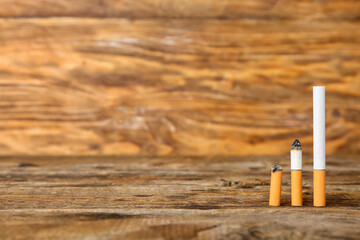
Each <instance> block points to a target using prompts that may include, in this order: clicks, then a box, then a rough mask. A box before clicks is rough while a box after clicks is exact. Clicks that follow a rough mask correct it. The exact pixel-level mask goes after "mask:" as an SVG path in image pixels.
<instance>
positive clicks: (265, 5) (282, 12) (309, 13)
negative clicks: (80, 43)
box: [0, 0, 360, 20]
mask: <svg viewBox="0 0 360 240" xmlns="http://www.w3.org/2000/svg"><path fill="white" fill-rule="evenodd" d="M359 9H360V3H359V1H357V0H322V1H313V0H305V1H303V0H253V1H237V0H221V1H218V0H137V1H133V0H75V1H74V0H37V1H32V0H2V1H0V16H1V17H97V18H115V17H116V18H132V19H143V18H186V19H188V18H192V19H194V18H202V19H204V18H205V19H206V18H220V19H239V18H254V19H269V20H271V19H302V20H303V19H321V20H338V19H341V20H344V19H347V20H359V12H360V10H359Z"/></svg>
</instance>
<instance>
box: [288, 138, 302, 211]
mask: <svg viewBox="0 0 360 240" xmlns="http://www.w3.org/2000/svg"><path fill="white" fill-rule="evenodd" d="M290 159H291V206H302V205H303V196H302V148H301V143H300V141H299V140H298V139H295V141H294V142H293V144H292V145H291V151H290Z"/></svg>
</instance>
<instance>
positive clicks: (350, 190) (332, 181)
mask: <svg viewBox="0 0 360 240" xmlns="http://www.w3.org/2000/svg"><path fill="white" fill-rule="evenodd" d="M311 159H312V158H311V157H307V156H304V174H303V187H304V188H303V191H304V207H291V206H290V174H289V157H288V156H278V157H276V156H273V157H213V158H195V157H167V158H147V157H127V158H124V157H121V158H120V157H101V158H100V157H99V158H96V157H66V158H64V157H2V158H1V159H0V222H1V224H0V239H31V238H34V239H258V238H275V239H359V236H360V228H359V226H360V208H359V203H360V192H359V190H360V157H359V156H346V157H345V156H337V157H328V159H327V170H328V171H327V204H328V206H327V207H325V208H314V207H312V160H311ZM274 163H279V164H281V165H282V166H283V167H284V176H283V191H282V206H281V207H269V206H268V194H269V176H270V170H269V169H270V167H271V165H272V164H274Z"/></svg>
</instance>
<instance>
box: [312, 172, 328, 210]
mask: <svg viewBox="0 0 360 240" xmlns="http://www.w3.org/2000/svg"><path fill="white" fill-rule="evenodd" d="M325 172H326V171H325V170H314V206H315V207H325V206H326V196H325Z"/></svg>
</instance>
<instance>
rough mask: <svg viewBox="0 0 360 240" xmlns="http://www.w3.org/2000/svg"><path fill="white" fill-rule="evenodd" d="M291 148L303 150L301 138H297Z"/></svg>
mask: <svg viewBox="0 0 360 240" xmlns="http://www.w3.org/2000/svg"><path fill="white" fill-rule="evenodd" d="M291 150H301V143H300V141H299V140H297V139H295V141H294V142H293V144H292V145H291Z"/></svg>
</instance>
